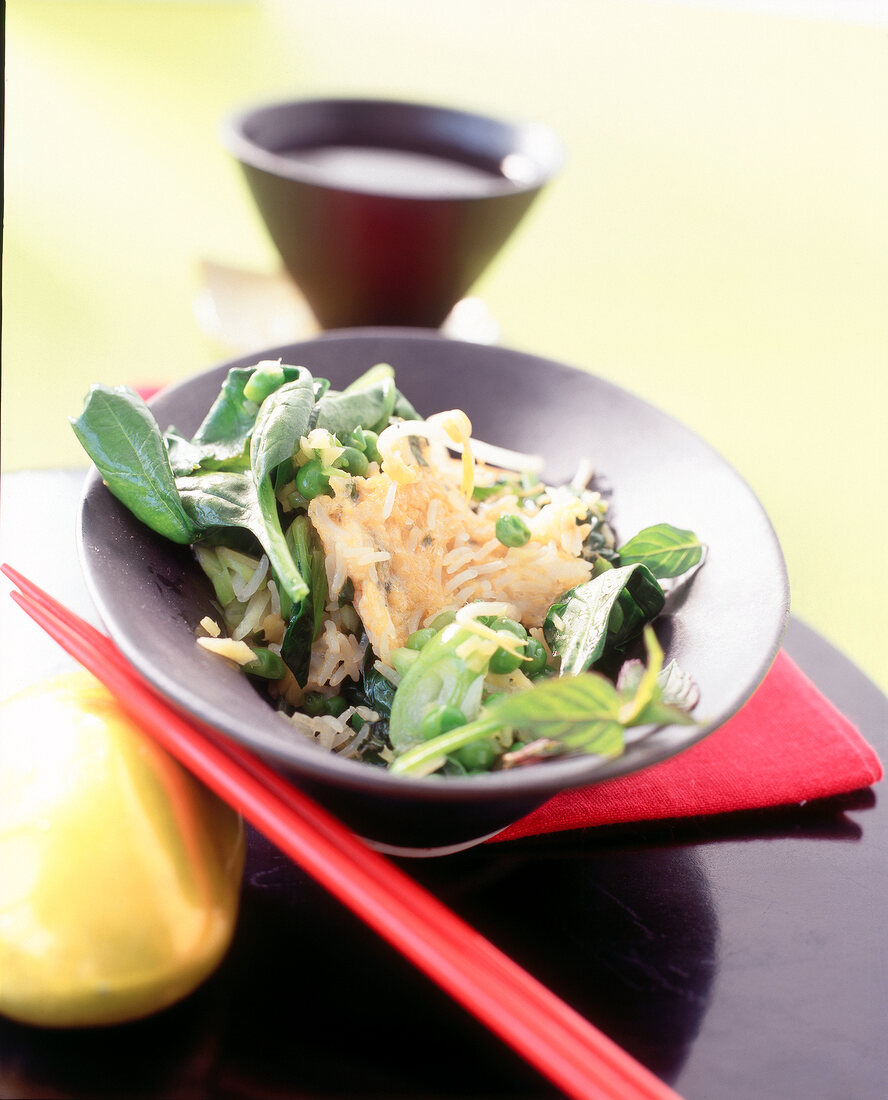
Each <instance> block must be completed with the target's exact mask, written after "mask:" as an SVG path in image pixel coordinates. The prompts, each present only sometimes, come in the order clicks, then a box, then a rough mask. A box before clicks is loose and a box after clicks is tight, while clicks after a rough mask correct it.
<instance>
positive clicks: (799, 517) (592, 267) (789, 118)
mask: <svg viewBox="0 0 888 1100" xmlns="http://www.w3.org/2000/svg"><path fill="white" fill-rule="evenodd" d="M785 7H786V9H787V11H792V10H796V9H802V10H804V9H805V7H806V6H805V5H804V4H802V5H799V4H796V5H790V4H788V3H787V4H786V5H785ZM821 7H822V5H819V4H816V3H813V2H812V3H811V4H810V5H809V6H808V17H799V16H798V15H794V14H787V13H786V12H781V10H780V5H778V4H767V3H761V4H756V5H748V6H746V7H743V6H741V5H733V6H732V5H725V6H717V5H714V4H688V5H682V4H678V3H664V2H660V3H650V4H641V3H633V2H623V3H595V2H584V0H576V2H567V0H560V2H559V0H549V2H542V0H523V2H522V0H509V2H506V0H447V3H441V4H424V3H422V4H421V3H414V2H408V0H392V2H389V3H383V2H373V0H371V2H360V0H350V2H346V0H325V2H323V3H322V2H319V0H293V2H290V3H272V2H268V3H261V2H258V0H257V2H252V3H247V2H237V3H235V2H232V3H197V2H193V3H192V2H178V3H162V2H150V3H136V2H123V0H118V2H110V0H108V2H102V3H100V2H96V3H80V2H77V0H54V2H43V0H9V2H8V3H7V47H6V48H7V74H6V76H7V85H6V94H7V98H6V132H5V138H6V153H5V155H6V174H5V239H4V264H3V305H4V317H3V356H4V358H3V379H2V384H3V393H2V417H3V420H2V459H3V469H4V470H18V469H28V468H35V467H55V466H60V465H74V464H83V462H84V460H83V457H82V455H81V453H80V452H79V449H78V447H77V444H76V442H75V440H74V438H73V435H72V433H71V432H70V429H69V427H68V424H67V419H66V418H67V416H68V415H76V414H77V413H78V412H79V410H80V407H81V402H82V398H83V395H84V393H85V391H86V389H87V388H88V386H89V384H90V383H91V382H94V381H103V382H106V383H109V384H116V383H120V382H130V383H132V382H139V383H164V382H168V381H171V380H173V379H177V378H181V377H184V376H186V375H189V374H192V373H194V372H195V371H197V370H199V369H202V368H203V367H205V366H208V365H210V364H211V363H213V362H215V361H217V360H219V359H222V358H225V357H226V356H227V355H228V354H229V353H230V351H231V348H230V347H227V346H225V345H224V344H223V343H222V342H220V341H219V340H216V339H213V338H212V337H210V336H208V335H206V333H205V331H203V330H202V329H201V327H200V326H199V325H198V323H197V321H196V317H195V309H194V307H195V300H196V297H197V296H198V294H199V292H200V290H201V280H202V276H201V270H202V269H201V264H202V263H203V262H204V261H211V262H214V263H218V264H222V265H226V266H229V267H233V268H237V269H241V268H242V269H245V270H247V271H252V272H256V273H259V274H267V275H272V274H274V273H275V272H276V271H277V267H278V265H277V260H276V258H275V255H274V253H273V251H272V249H271V247H270V245H269V243H268V241H267V239H266V237H265V234H264V230H263V228H262V226H261V224H260V223H259V221H258V219H257V217H256V215H255V214H254V212H253V209H252V207H251V204H250V201H249V198H248V196H247V194H246V191H245V188H244V185H243V183H242V181H241V178H240V176H239V173H238V170H237V169H236V167H235V166H234V165H233V164H232V163H231V162H230V160H229V159H228V157H227V155H226V154H225V153H224V152H223V151H222V149H221V147H220V145H219V143H218V139H217V131H218V123H219V119H220V118H221V116H222V115H223V114H224V113H226V112H227V111H228V110H229V109H230V108H232V107H235V106H239V105H240V104H242V103H244V102H251V101H260V100H263V99H266V98H280V97H287V96H304V95H327V94H333V95H341V94H358V95H365V94H366V95H384V96H388V95H390V96H394V97H398V98H415V99H421V100H429V101H435V102H442V103H446V104H450V105H453V106H457V107H467V108H470V109H471V108H476V109H481V110H486V111H490V112H493V113H498V114H503V115H510V116H518V117H531V118H537V119H540V120H542V121H545V122H548V123H549V124H550V125H551V126H553V127H554V128H555V129H556V130H557V131H558V133H559V135H560V136H561V138H562V139H563V141H564V143H565V145H566V147H567V153H568V155H567V161H566V164H565V167H564V170H563V172H562V173H561V175H560V177H559V178H558V179H557V181H556V182H555V183H553V185H552V186H551V187H550V188H549V189H548V191H546V192H545V194H544V195H543V197H542V198H541V199H540V200H539V202H538V203H537V204H536V205H535V206H534V208H533V209H532V211H531V214H530V215H529V217H528V219H527V220H526V221H525V222H524V223H523V224H522V226H521V227H520V229H519V231H518V232H517V233H516V235H515V236H514V238H513V239H512V241H511V242H510V243H509V245H508V246H507V247H506V249H505V250H504V251H503V252H502V254H501V255H500V256H499V258H498V259H497V261H496V262H495V264H494V265H493V266H492V267H491V268H490V269H489V270H488V272H487V273H486V274H485V276H484V277H483V279H482V281H481V282H480V283H479V284H478V286H477V287H476V288H475V291H474V292H475V293H476V294H477V295H479V296H481V297H482V298H483V299H484V301H485V302H486V304H487V306H488V307H489V309H490V311H491V313H492V315H493V317H494V318H495V319H496V321H497V323H498V325H499V329H500V340H501V342H502V343H505V344H507V345H510V346H513V347H516V348H520V349H522V350H525V351H531V352H536V353H540V354H543V355H547V356H551V357H554V358H559V359H563V360H565V361H567V362H570V363H573V364H575V365H577V366H580V367H583V368H586V369H589V370H591V371H594V372H596V373H598V374H601V375H603V376H604V377H606V378H608V379H610V380H612V381H614V382H616V383H618V384H620V385H622V386H624V387H625V388H627V389H629V390H631V391H633V392H634V393H637V394H640V395H642V396H643V397H645V398H646V399H648V400H649V401H652V402H653V403H655V404H657V405H659V406H661V407H662V408H664V409H666V410H667V411H668V412H670V413H672V414H673V415H674V416H676V417H678V418H679V419H681V420H682V421H684V422H685V423H686V424H688V425H690V426H691V427H692V428H694V429H695V430H696V431H697V432H699V433H700V434H701V435H703V436H704V437H705V438H706V439H707V440H708V441H709V442H710V443H712V444H713V445H714V446H715V447H716V448H717V449H718V450H719V451H721V453H722V454H724V455H725V456H726V457H727V458H728V459H729V460H730V461H731V462H732V463H733V464H734V465H735V466H736V468H737V469H738V470H739V471H740V473H741V474H742V475H743V477H744V478H745V479H746V480H747V481H748V482H749V483H750V484H751V486H752V487H753V489H754V490H755V491H756V493H757V494H758V496H759V497H760V499H761V500H762V502H763V504H764V506H765V508H766V510H767V511H768V513H769V515H770V517H771V519H772V521H773V523H774V526H775V528H776V530H777V533H778V535H779V537H780V539H781V542H782V544H783V548H784V552H785V554H786V558H787V563H788V567H789V573H790V581H791V585H792V593H793V610H794V612H795V613H797V614H798V615H800V616H801V617H802V618H804V619H805V620H806V621H808V622H809V623H810V624H811V625H812V626H814V627H815V628H817V629H818V630H820V631H821V632H822V633H824V634H825V635H826V636H827V637H828V638H830V639H831V640H832V641H833V642H835V643H836V644H838V645H839V646H840V647H841V648H842V649H844V650H845V651H846V652H847V653H848V654H849V655H850V656H851V657H852V658H853V659H854V660H855V661H857V662H858V663H859V664H860V665H861V666H862V667H863V668H864V669H865V670H866V671H867V672H868V673H869V674H870V675H871V676H872V677H873V678H874V679H875V680H876V681H877V682H878V683H880V685H881V686H882V687H883V688H888V661H886V658H888V645H886V641H888V635H886V626H885V623H886V616H888V585H886V583H885V579H884V578H885V568H884V564H883V558H884V554H885V547H886V546H888V521H886V511H888V508H886V506H888V491H886V488H888V478H886V473H888V444H886V436H888V433H886V430H885V410H886V405H888V400H886V399H888V382H886V377H888V303H886V291H888V207H886V193H888V187H886V185H888V122H886V120H888V32H886V26H888V15H885V16H884V17H882V18H880V17H879V15H878V14H876V15H873V14H872V10H871V9H872V7H873V6H872V5H870V6H869V8H870V14H869V15H868V16H867V17H866V18H859V19H858V20H857V21H856V22H855V21H854V19H853V15H854V12H855V10H857V9H858V8H859V7H860V6H859V5H847V6H846V7H845V8H844V9H843V10H844V14H843V16H842V17H841V19H838V18H836V17H835V16H833V17H830V16H829V15H821V16H818V15H817V13H818V12H819V11H820V9H821ZM833 7H834V8H836V9H839V8H842V5H833ZM286 335H288V334H284V336H285V337H286ZM292 335H293V336H296V337H298V336H299V335H300V333H299V332H294V333H293V334H292ZM590 442H591V453H592V454H593V455H594V440H592V441H590ZM522 444H523V445H529V442H528V441H522ZM627 446H631V440H627Z"/></svg>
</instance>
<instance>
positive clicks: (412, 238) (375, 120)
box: [222, 99, 562, 329]
mask: <svg viewBox="0 0 888 1100" xmlns="http://www.w3.org/2000/svg"><path fill="white" fill-rule="evenodd" d="M222 139H223V142H224V144H225V146H226V148H227V149H228V150H229V152H230V153H231V154H232V156H233V157H235V159H236V160H237V161H238V162H239V163H240V165H241V168H242V170H243V172H244V176H245V178H246V181H247V184H248V186H249V189H250V192H251V194H252V196H253V199H254V201H255V203H256V206H257V209H258V211H259V214H260V216H261V217H262V219H263V221H264V223H265V226H266V228H267V230H268V233H269V235H270V237H271V240H272V243H273V244H274V246H275V248H276V249H277V251H278V252H279V254H280V256H281V258H282V260H283V263H284V266H285V267H286V269H287V271H288V273H289V274H290V276H291V277H292V278H293V280H294V281H295V283H296V284H297V286H298V288H299V289H300V291H301V292H302V294H303V295H304V297H305V299H306V301H307V302H308V304H309V306H310V307H311V309H312V311H313V312H314V314H315V316H316V318H317V320H318V322H319V324H320V325H321V326H322V327H323V328H326V329H330V328H340V327H349V326H355V325H400V326H415V327H422V328H438V327H439V326H440V325H441V324H442V323H443V321H444V319H445V318H446V317H447V315H448V313H449V312H450V311H451V309H452V308H453V306H454V305H455V304H456V303H457V302H458V301H459V300H460V299H461V298H462V297H463V296H464V295H465V294H466V292H467V291H468V290H469V288H470V287H471V286H472V285H473V284H474V283H475V282H476V281H477V279H478V278H479V276H480V275H481V273H482V272H483V271H484V269H485V268H486V267H487V266H488V264H489V263H490V261H491V260H492V259H493V257H494V256H495V255H496V254H497V252H498V251H499V250H500V248H501V247H502V246H503V244H504V243H505V241H506V240H507V239H508V238H509V236H510V235H511V234H512V232H513V231H514V229H515V228H516V226H517V225H518V223H519V222H520V221H521V219H522V218H523V216H524V214H525V213H526V212H527V210H528V208H529V207H530V205H531V203H532V202H533V200H534V199H535V198H536V196H537V195H538V194H539V192H540V190H541V189H542V187H543V186H544V185H545V184H546V183H547V182H548V181H549V180H550V179H551V178H552V176H553V175H554V174H555V173H556V172H557V170H558V169H559V167H560V165H561V162H562V148H561V144H560V142H559V140H558V138H557V137H556V136H555V134H554V133H553V132H552V131H551V130H550V129H549V128H548V127H546V126H544V125H541V124H538V123H531V122H519V123H516V122H507V121H500V120H498V119H494V118H488V117H485V116H483V115H478V114H473V113H469V112H466V111H458V110H451V109H448V108H443V107H435V106H425V105H421V104H412V103H406V102H398V101H388V100H372V99H327V100H304V101H294V102H284V103H276V104H269V105H264V106H259V107H254V108H250V109H245V110H241V111H239V112H237V113H235V114H233V115H231V116H230V117H229V118H228V119H226V120H225V122H224V124H223V129H222Z"/></svg>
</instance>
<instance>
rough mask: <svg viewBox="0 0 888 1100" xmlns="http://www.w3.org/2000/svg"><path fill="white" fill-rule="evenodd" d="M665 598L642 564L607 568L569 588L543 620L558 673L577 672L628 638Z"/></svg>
mask: <svg viewBox="0 0 888 1100" xmlns="http://www.w3.org/2000/svg"><path fill="white" fill-rule="evenodd" d="M665 602H666V597H665V594H664V592H663V589H662V588H661V587H660V585H659V584H658V582H657V580H656V578H655V577H654V576H653V574H652V573H651V572H650V570H649V569H648V568H647V567H646V566H644V565H641V564H636V565H625V566H620V567H619V568H616V569H608V570H606V571H605V572H604V573H601V574H600V575H599V576H597V577H593V579H592V580H590V581H586V583H585V584H581V585H578V586H577V587H576V588H572V589H571V590H570V591H569V592H568V593H566V595H564V596H562V598H561V599H560V600H558V601H557V602H556V603H555V604H553V605H552V607H551V608H549V611H548V613H547V615H546V619H545V622H544V623H543V631H544V633H545V636H546V641H547V642H548V643H549V648H550V649H551V650H552V651H553V652H554V653H557V654H558V656H559V657H560V658H561V675H562V676H576V675H577V674H578V673H580V672H583V671H584V670H585V669H587V668H589V667H590V666H591V665H593V664H594V663H595V662H596V661H597V660H598V659H599V658H600V657H601V656H602V655H603V654H604V653H605V651H606V650H610V649H619V648H622V647H623V646H624V645H626V644H627V643H628V642H630V641H632V639H633V638H635V637H637V636H638V634H640V633H641V631H642V629H643V627H644V625H645V624H646V623H649V622H650V621H651V620H652V619H653V618H655V617H656V616H657V615H658V614H659V613H660V611H662V609H663V605H664V603H665Z"/></svg>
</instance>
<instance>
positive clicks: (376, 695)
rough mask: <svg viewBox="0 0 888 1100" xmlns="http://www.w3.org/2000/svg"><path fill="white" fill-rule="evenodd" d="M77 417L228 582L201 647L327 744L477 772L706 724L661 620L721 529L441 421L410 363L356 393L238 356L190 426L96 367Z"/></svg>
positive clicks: (209, 568)
mask: <svg viewBox="0 0 888 1100" xmlns="http://www.w3.org/2000/svg"><path fill="white" fill-rule="evenodd" d="M72 423H73V426H74V429H75V432H76V433H77V435H78V438H79V439H80V440H81V442H82V444H83V445H84V447H85V449H86V450H87V452H88V453H89V455H90V457H91V458H92V459H93V461H94V462H95V464H96V466H97V467H98V469H99V471H100V473H101V475H102V478H103V479H104V481H105V483H106V484H107V486H108V488H109V489H110V490H111V492H112V493H114V495H115V496H117V497H118V499H120V500H121V501H122V502H123V503H124V504H125V505H126V506H127V507H128V508H129V509H130V510H131V511H132V512H133V513H134V514H135V515H136V516H137V517H138V518H139V519H140V520H142V521H143V522H144V523H146V524H148V525H149V526H150V527H152V528H153V529H154V530H156V531H157V532H159V533H160V534H162V535H164V536H165V537H167V538H170V539H172V540H173V541H176V542H179V543H184V544H188V545H191V546H193V548H194V553H195V556H196V560H197V562H198V563H199V564H200V566H201V568H202V569H203V570H204V572H205V573H206V574H207V576H208V577H209V579H210V581H211V582H212V585H213V588H214V592H215V601H214V606H213V607H211V608H210V607H208V608H207V615H206V616H205V617H204V619H203V620H202V624H201V626H200V628H199V636H198V638H197V644H199V645H201V646H203V647H204V648H205V649H208V650H212V651H213V652H215V653H217V654H218V655H219V656H220V657H221V658H223V659H227V660H230V661H233V662H235V663H236V664H238V665H239V666H240V667H241V668H242V670H243V671H244V673H245V674H246V675H248V676H249V677H251V678H252V679H253V680H254V681H256V682H261V683H262V684H263V685H264V690H265V691H266V693H267V696H268V698H269V700H270V701H271V702H272V704H273V705H274V706H275V707H277V708H278V709H279V710H281V711H282V712H283V713H284V714H286V715H287V716H288V717H289V719H290V722H291V725H292V727H293V729H294V731H295V732H297V733H301V734H304V735H305V736H307V737H310V738H312V739H314V740H316V741H317V742H319V743H320V744H322V745H323V746H324V747H326V748H329V749H332V750H333V751H336V752H339V753H340V754H343V755H346V756H351V757H356V758H358V759H361V760H364V761H366V762H368V763H373V764H377V765H380V766H384V767H387V768H389V769H390V770H391V771H392V772H394V773H399V774H409V775H426V774H431V773H436V774H444V775H446V774H460V775H463V774H475V773H477V772H483V771H489V770H492V769H495V770H500V769H510V768H515V767H519V766H524V765H528V764H531V763H537V762H540V761H544V760H546V759H549V758H551V757H554V756H562V755H564V754H565V753H595V754H599V755H602V756H615V755H619V754H620V753H621V752H622V749H623V745H624V734H625V730H626V729H627V728H630V727H633V728H634V727H651V726H654V727H656V726H662V725H671V724H687V723H692V722H693V719H692V718H691V717H690V712H691V711H692V710H693V707H694V705H695V703H696V695H697V693H696V690H695V688H694V685H693V683H692V681H691V680H690V679H689V677H688V676H687V675H686V674H685V673H684V672H682V671H681V670H679V669H678V668H677V667H676V666H675V665H674V663H670V665H669V666H668V667H667V668H666V669H663V668H661V665H662V653H661V651H660V648H659V645H658V644H657V641H656V638H655V636H654V634H653V631H652V630H651V629H650V627H649V624H650V623H651V622H652V621H653V620H654V619H655V618H656V616H657V615H658V614H659V613H660V611H661V610H662V608H663V606H664V602H665V591H664V586H665V585H666V584H674V583H676V582H677V581H678V580H679V579H681V580H684V579H687V578H688V577H690V576H691V575H692V574H693V572H694V571H695V570H696V568H697V567H698V566H699V564H700V563H701V561H702V559H703V554H704V547H703V546H702V544H701V543H700V541H699V540H698V539H697V537H696V536H695V535H694V534H693V533H692V532H690V531H686V530H682V529H679V528H675V527H672V526H670V525H668V524H658V525H656V526H653V527H648V528H646V529H645V530H644V531H641V532H639V533H638V534H636V535H635V536H634V537H633V538H630V539H629V540H628V541H626V542H625V543H622V544H620V543H619V540H618V539H617V537H616V535H615V533H614V532H613V531H612V530H611V528H610V526H609V524H608V521H607V501H606V500H605V499H604V498H603V496H602V495H601V493H600V492H598V491H597V490H595V489H594V488H590V481H591V475H592V469H591V467H590V466H589V465H588V464H586V463H584V464H583V465H582V466H581V468H580V469H579V470H578V472H577V475H576V476H575V477H574V478H573V480H572V481H571V483H570V484H568V485H563V486H550V485H547V484H546V483H545V482H544V481H543V480H542V479H541V462H540V460H539V459H538V458H536V457H535V456H533V455H526V454H523V453H519V452H513V451H508V450H504V449H502V448H497V447H491V446H489V445H487V444H484V443H482V442H480V441H477V440H474V439H473V438H472V435H471V424H470V422H469V419H468V417H467V416H466V415H465V414H464V413H463V412H461V411H459V410H449V411H444V412H438V413H434V414H432V415H430V416H428V417H426V418H422V417H420V416H419V414H418V413H417V412H416V410H415V409H414V408H413V406H412V405H411V404H410V402H409V401H408V399H407V398H406V397H405V396H404V395H403V394H402V393H401V392H400V391H399V389H398V387H397V385H396V382H395V372H394V370H393V368H392V367H391V366H389V365H387V364H381V363H380V364H376V365H375V366H372V367H371V368H370V369H369V370H368V371H366V373H364V374H363V375H361V376H360V377H359V378H357V379H355V380H354V381H353V382H352V383H350V384H349V385H348V386H346V387H345V388H344V389H343V390H341V391H336V390H333V389H331V387H330V385H329V382H327V381H326V380H325V379H322V378H317V377H314V376H313V375H312V374H311V373H310V372H309V371H308V370H306V369H305V368H304V367H298V366H288V365H286V364H283V363H282V362H279V361H262V362H259V363H257V364H255V365H253V366H249V367H242V366H241V367H234V368H232V369H231V370H229V372H228V374H227V377H226V379H225V381H224V383H223V385H222V388H221V391H220V392H219V394H218V396H217V398H216V400H215V401H214V403H213V405H212V407H211V408H210V409H209V411H208V412H207V414H206V416H205V418H204V420H203V422H202V423H201V425H200V426H199V428H198V430H197V432H196V433H195V434H194V435H193V436H191V437H190V438H186V437H185V436H183V435H182V434H181V433H179V432H178V431H177V430H176V429H175V427H171V428H168V429H167V430H166V432H161V430H160V427H159V425H158V424H157V423H156V421H155V419H154V417H153V415H152V413H151V411H150V409H149V408H148V406H147V405H146V404H145V403H144V402H143V401H142V400H141V398H139V397H138V395H136V394H135V393H134V392H133V391H132V390H129V389H128V388H126V387H117V388H114V389H111V388H109V387H105V386H94V387H93V388H92V389H91V390H90V393H89V395H88V396H87V400H86V403H85V406H84V410H83V412H82V414H81V416H80V417H78V418H77V419H76V420H74V421H72ZM661 582H663V583H661ZM640 637H643V639H644V643H645V646H646V649H647V665H646V667H645V665H644V664H643V663H642V662H641V661H639V660H637V659H635V658H632V657H631V651H632V647H633V646H634V645H636V644H637V642H638V640H639V638H640Z"/></svg>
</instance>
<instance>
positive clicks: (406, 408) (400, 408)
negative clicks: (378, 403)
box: [342, 363, 422, 431]
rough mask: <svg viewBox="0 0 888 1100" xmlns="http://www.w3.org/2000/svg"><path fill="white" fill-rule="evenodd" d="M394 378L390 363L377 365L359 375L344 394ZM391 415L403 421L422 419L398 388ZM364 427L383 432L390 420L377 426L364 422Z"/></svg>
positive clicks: (393, 369)
mask: <svg viewBox="0 0 888 1100" xmlns="http://www.w3.org/2000/svg"><path fill="white" fill-rule="evenodd" d="M394 378H395V368H394V367H393V366H392V365H391V364H390V363H376V364H374V365H373V366H372V367H371V368H370V369H369V370H366V371H364V373H363V374H361V375H359V376H358V377H357V378H356V379H355V380H354V381H353V382H350V383H349V384H348V385H347V386H346V387H345V389H344V390H343V391H342V392H343V393H357V392H359V391H360V390H366V389H370V388H372V387H373V386H375V385H376V384H377V383H378V382H380V381H381V380H383V379H390V380H391V381H392V382H394ZM390 415H391V416H398V417H400V418H401V419H402V420H420V419H422V418H421V417H420V415H419V413H418V412H417V411H416V409H414V407H413V405H411V403H410V402H409V401H408V400H407V398H406V397H405V396H404V395H403V394H402V393H401V391H400V390H399V389H397V387H396V388H395V403H394V407H393V409H392V412H391V414H390ZM363 426H364V427H365V428H372V429H373V430H374V431H382V429H383V428H385V427H387V426H388V418H387V419H386V420H385V421H380V422H379V423H378V424H376V425H373V424H370V423H368V422H366V421H365V422H363Z"/></svg>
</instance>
